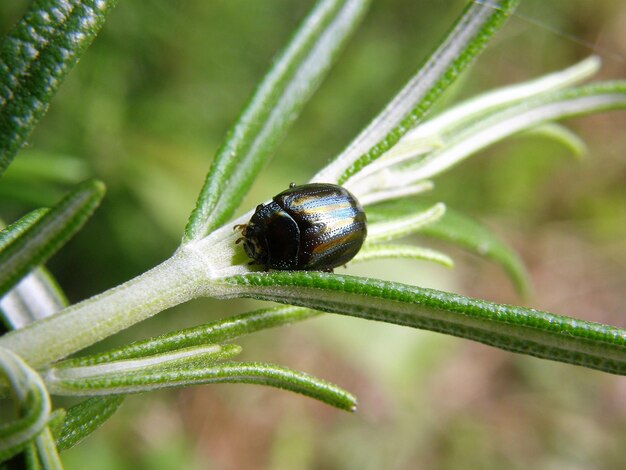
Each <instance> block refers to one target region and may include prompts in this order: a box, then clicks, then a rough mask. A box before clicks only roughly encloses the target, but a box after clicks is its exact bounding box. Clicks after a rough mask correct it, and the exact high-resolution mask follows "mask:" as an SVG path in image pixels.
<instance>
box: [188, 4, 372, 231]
mask: <svg viewBox="0 0 626 470" xmlns="http://www.w3.org/2000/svg"><path fill="white" fill-rule="evenodd" d="M368 5H369V0H321V1H319V2H318V4H317V6H316V7H315V8H314V9H313V11H311V13H310V14H309V15H308V16H307V18H306V19H305V20H304V22H303V23H302V25H301V26H300V29H299V30H298V31H297V33H296V34H295V36H294V37H293V39H292V41H291V43H290V44H289V45H288V46H287V48H286V49H285V50H284V51H283V53H282V54H281V55H280V56H279V58H278V59H277V60H276V62H275V63H274V65H273V67H272V69H271V70H270V71H269V73H268V74H267V75H266V77H265V79H264V80H263V82H261V84H260V85H259V87H258V88H257V90H256V92H255V94H254V96H253V97H252V99H251V100H250V102H249V103H248V105H247V107H246V108H245V110H244V111H243V113H242V114H241V116H240V117H239V120H238V121H237V123H236V124H235V126H234V127H233V128H232V129H231V130H230V131H229V133H228V135H227V137H226V141H225V142H224V143H223V144H222V146H221V148H220V149H219V150H218V153H217V156H216V157H215V160H214V161H213V164H212V165H211V170H210V171H209V174H208V175H207V179H206V182H205V184H204V187H203V188H202V191H201V193H200V196H199V197H198V201H197V203H196V208H195V209H194V211H193V212H192V214H191V216H190V218H189V222H188V224H187V228H186V229H185V235H184V240H185V241H189V240H194V239H197V238H202V237H204V236H205V235H206V234H207V233H209V232H210V231H211V230H212V229H215V228H217V227H219V226H220V225H222V224H223V223H224V222H226V220H228V218H229V217H230V216H232V214H233V212H234V211H235V209H236V208H237V207H238V206H239V204H240V203H241V200H242V199H243V197H244V195H245V194H246V192H247V191H248V189H249V188H250V186H251V185H252V182H253V180H254V177H255V176H256V175H257V173H258V172H259V171H260V170H261V168H262V166H263V164H264V163H265V162H266V161H267V159H268V158H269V156H270V155H271V153H272V152H273V151H274V149H275V148H276V146H277V144H278V143H279V142H280V140H281V139H282V138H283V136H284V135H285V134H286V132H287V130H288V129H289V127H290V125H291V124H292V123H293V122H294V121H295V119H296V118H297V117H298V115H299V114H300V111H301V110H302V108H303V107H304V105H305V104H306V103H307V101H308V100H309V98H310V97H311V95H312V94H313V92H314V91H315V90H316V89H317V87H318V85H319V84H320V83H321V81H322V79H323V78H324V76H325V75H326V72H327V71H328V70H329V69H330V67H331V65H332V63H333V61H334V59H335V58H336V57H337V55H338V53H339V51H340V50H341V49H342V48H343V46H344V45H345V43H346V41H347V39H348V38H349V37H350V34H351V33H352V32H353V31H354V29H355V28H356V26H357V25H358V24H359V21H360V19H361V18H362V17H363V14H364V13H365V10H366V9H367V6H368Z"/></svg>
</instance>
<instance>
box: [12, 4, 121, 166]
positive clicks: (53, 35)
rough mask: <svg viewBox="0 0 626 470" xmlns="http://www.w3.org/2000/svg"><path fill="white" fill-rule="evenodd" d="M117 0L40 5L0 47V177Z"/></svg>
mask: <svg viewBox="0 0 626 470" xmlns="http://www.w3.org/2000/svg"><path fill="white" fill-rule="evenodd" d="M116 3H117V2H116V0H83V1H80V0H37V1H35V2H34V3H33V5H32V6H31V7H30V9H29V10H28V12H27V13H26V15H25V16H24V18H23V19H22V20H21V21H20V22H19V23H18V24H17V25H16V27H15V28H14V29H13V30H12V31H11V32H10V33H9V34H8V35H7V36H6V37H5V38H4V39H3V41H2V43H1V44H0V175H1V174H2V173H4V171H5V170H6V168H7V167H8V166H9V164H10V163H11V160H12V159H13V157H14V156H15V154H16V153H17V151H18V150H19V149H20V147H21V146H22V145H23V144H24V142H25V141H26V139H27V138H28V136H29V135H30V133H31V131H32V130H33V128H34V127H35V125H36V124H37V122H38V121H39V119H41V117H42V116H43V115H44V114H45V112H46V110H47V108H48V105H49V103H50V101H51V99H52V97H53V96H54V94H55V93H56V92H57V90H58V88H59V86H60V85H61V83H62V82H63V80H64V79H65V76H66V75H67V73H68V72H69V71H70V70H71V69H72V68H73V67H74V65H76V62H78V59H79V58H80V56H81V55H82V54H83V53H84V52H85V50H86V49H87V47H88V46H89V45H90V44H91V42H92V41H93V39H94V38H95V36H96V34H98V31H100V28H101V27H102V25H103V23H104V19H105V17H106V15H107V14H108V13H109V11H110V10H111V9H112V8H113V6H114V5H115V4H116Z"/></svg>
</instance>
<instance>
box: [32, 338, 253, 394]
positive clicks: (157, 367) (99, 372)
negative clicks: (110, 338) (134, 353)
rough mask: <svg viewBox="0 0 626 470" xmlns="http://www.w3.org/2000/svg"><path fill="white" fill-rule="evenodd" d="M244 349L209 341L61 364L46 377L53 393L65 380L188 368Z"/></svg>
mask: <svg viewBox="0 0 626 470" xmlns="http://www.w3.org/2000/svg"><path fill="white" fill-rule="evenodd" d="M240 352H241V347H240V346H237V345H236V344H225V345H223V346H220V345H219V344H210V345H202V346H194V347H191V348H182V349H177V350H176V351H172V352H166V353H161V354H155V355H152V356H146V357H144V358H140V359H124V360H120V361H112V362H107V363H103V364H95V365H90V366H75V367H71V366H68V364H65V363H60V364H59V366H58V367H53V368H52V369H50V370H48V371H47V372H46V375H45V378H44V379H45V380H46V382H47V383H48V387H49V389H50V390H51V392H52V393H55V386H56V384H58V383H62V382H63V381H65V380H75V379H76V380H78V379H80V380H85V381H86V380H93V379H94V378H102V377H112V376H117V375H121V374H130V373H133V372H136V371H141V373H147V372H163V371H167V370H178V369H189V368H192V367H193V368H196V367H200V366H203V367H206V366H209V365H213V364H215V363H216V362H219V361H222V360H224V359H230V358H231V357H233V356H236V355H237V354H239V353H240Z"/></svg>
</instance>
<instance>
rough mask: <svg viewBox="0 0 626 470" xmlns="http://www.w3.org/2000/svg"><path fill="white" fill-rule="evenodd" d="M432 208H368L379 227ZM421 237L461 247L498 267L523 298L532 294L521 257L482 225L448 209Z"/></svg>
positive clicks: (413, 203)
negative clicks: (503, 271) (379, 223)
mask: <svg viewBox="0 0 626 470" xmlns="http://www.w3.org/2000/svg"><path fill="white" fill-rule="evenodd" d="M428 207H430V204H429V203H427V202H425V201H419V200H416V199H411V200H407V201H397V202H390V203H385V204H380V205H378V206H373V207H371V208H368V211H367V217H368V220H370V221H372V222H373V223H377V222H378V221H379V220H388V219H390V218H396V217H403V216H405V215H406V214H407V213H408V214H411V213H414V212H415V211H419V210H425V209H427V208H428ZM419 233H420V234H423V235H426V236H429V237H433V238H437V239H440V240H445V241H447V242H450V243H453V244H455V245H458V246H461V247H463V248H465V249H466V250H468V251H471V252H472V253H476V254H477V255H479V256H484V257H485V258H487V259H489V260H491V261H494V262H495V263H498V264H499V265H500V266H502V268H503V269H504V270H505V272H506V273H507V275H508V276H509V278H510V279H511V281H512V282H513V284H514V285H515V288H516V289H517V291H518V293H519V294H520V295H521V296H523V297H527V296H528V295H529V294H530V291H531V286H530V277H529V275H528V273H527V271H526V268H525V267H524V264H523V263H522V261H521V259H520V258H519V256H518V255H517V253H515V251H514V250H513V249H512V248H511V247H509V246H508V245H507V244H506V243H504V242H503V241H502V240H501V239H500V238H499V237H497V236H496V235H495V234H494V233H492V232H491V230H489V229H488V228H487V227H485V226H484V225H482V224H481V223H479V222H478V221H476V220H473V219H471V218H469V217H467V216H465V215H463V214H461V213H459V212H457V211H455V210H452V209H450V208H447V209H446V213H445V214H444V215H443V216H442V217H441V218H439V219H438V220H437V221H435V222H433V223H432V224H428V225H424V226H423V227H421V228H420V229H419Z"/></svg>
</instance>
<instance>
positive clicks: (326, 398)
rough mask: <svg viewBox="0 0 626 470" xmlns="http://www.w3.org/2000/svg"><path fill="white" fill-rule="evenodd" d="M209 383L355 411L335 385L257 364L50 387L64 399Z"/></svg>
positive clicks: (78, 381) (352, 400) (95, 379)
mask: <svg viewBox="0 0 626 470" xmlns="http://www.w3.org/2000/svg"><path fill="white" fill-rule="evenodd" d="M209 383H251V384H259V385H269V386H272V387H277V388H283V389H285V390H290V391H292V392H296V393H301V394H303V395H307V396H309V397H311V398H315V399H317V400H320V401H322V402H324V403H327V404H329V405H332V406H335V407H337V408H340V409H342V410H346V411H354V410H355V409H356V399H355V398H354V396H352V395H351V394H350V393H348V392H346V391H345V390H342V389H341V388H339V387H337V386H336V385H333V384H330V383H328V382H326V381H324V380H321V379H318V378H316V377H313V376H311V375H308V374H305V373H303V372H298V371H295V370H291V369H287V368H285V367H281V366H277V365H275V364H265V363H259V362H227V363H224V364H218V365H215V366H212V367H204V366H199V367H186V368H182V369H176V370H171V369H170V370H163V371H145V372H144V371H137V372H134V373H132V374H117V375H107V376H102V377H93V378H83V379H62V380H59V381H58V382H55V383H54V384H53V387H54V390H55V391H56V392H57V393H63V394H66V395H72V394H73V395H94V394H98V395H99V394H111V393H138V392H146V391H150V390H156V389H160V388H164V387H182V386H188V385H201V384H209Z"/></svg>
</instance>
